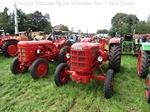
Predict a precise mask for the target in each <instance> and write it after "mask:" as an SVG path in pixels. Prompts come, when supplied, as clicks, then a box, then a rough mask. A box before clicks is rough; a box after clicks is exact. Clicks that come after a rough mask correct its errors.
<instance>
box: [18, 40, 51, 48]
mask: <svg viewBox="0 0 150 112" xmlns="http://www.w3.org/2000/svg"><path fill="white" fill-rule="evenodd" d="M42 44H52V41H49V40H47V41H46V40H43V41H20V42H18V45H17V46H18V47H20V46H28V47H30V46H35V45H42Z"/></svg>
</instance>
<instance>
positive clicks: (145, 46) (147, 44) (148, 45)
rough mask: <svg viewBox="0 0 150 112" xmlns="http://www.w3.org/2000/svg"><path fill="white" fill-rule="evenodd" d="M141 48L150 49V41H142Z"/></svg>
mask: <svg viewBox="0 0 150 112" xmlns="http://www.w3.org/2000/svg"><path fill="white" fill-rule="evenodd" d="M141 49H142V50H144V51H150V43H149V42H145V43H142V46H141Z"/></svg>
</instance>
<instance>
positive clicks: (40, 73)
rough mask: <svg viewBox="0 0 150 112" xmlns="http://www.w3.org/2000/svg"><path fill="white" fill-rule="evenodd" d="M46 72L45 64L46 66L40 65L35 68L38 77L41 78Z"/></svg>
mask: <svg viewBox="0 0 150 112" xmlns="http://www.w3.org/2000/svg"><path fill="white" fill-rule="evenodd" d="M47 70H48V67H47V64H46V63H40V64H39V65H38V66H37V70H36V72H37V75H38V77H43V76H45V75H46V72H47Z"/></svg>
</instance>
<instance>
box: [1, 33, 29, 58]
mask: <svg viewBox="0 0 150 112" xmlns="http://www.w3.org/2000/svg"><path fill="white" fill-rule="evenodd" d="M1 34H3V36H1V37H2V38H0V52H1V53H2V54H3V55H4V56H5V57H13V56H17V54H18V49H17V43H18V42H19V41H27V40H28V37H27V36H19V35H16V36H13V37H11V36H9V35H7V33H6V36H4V34H5V33H4V31H2V32H1Z"/></svg>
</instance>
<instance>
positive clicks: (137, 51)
mask: <svg viewBox="0 0 150 112" xmlns="http://www.w3.org/2000/svg"><path fill="white" fill-rule="evenodd" d="M140 47H141V45H139V44H138V45H135V49H134V55H135V56H138V53H139V51H140Z"/></svg>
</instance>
